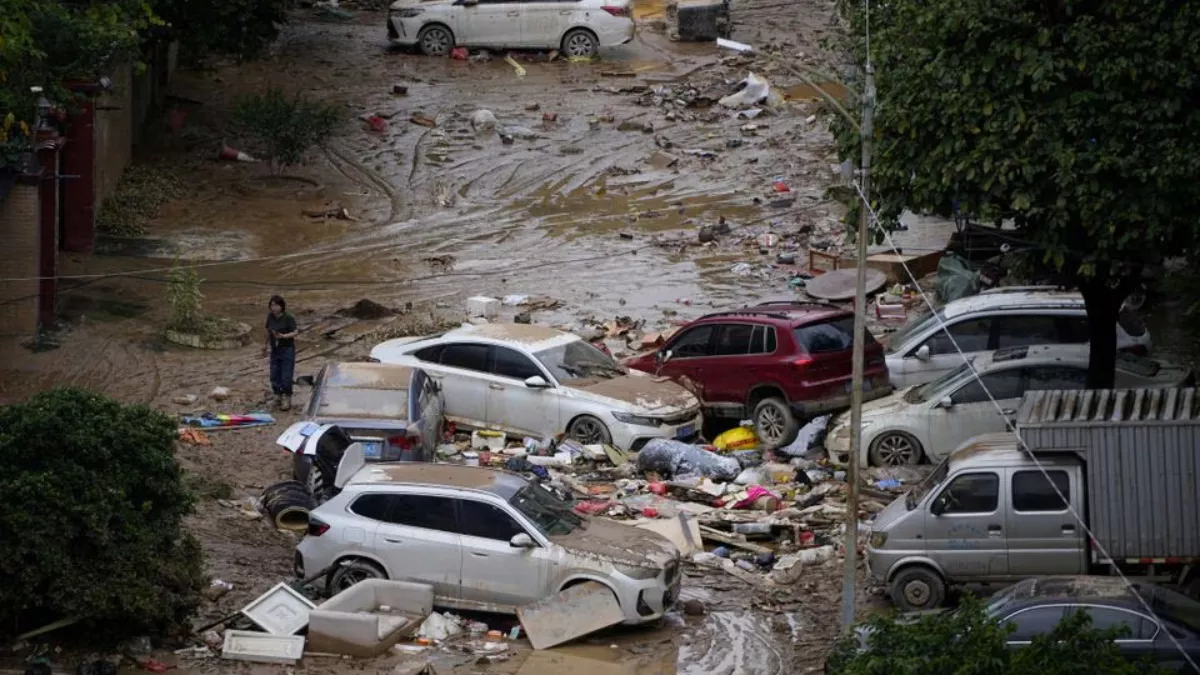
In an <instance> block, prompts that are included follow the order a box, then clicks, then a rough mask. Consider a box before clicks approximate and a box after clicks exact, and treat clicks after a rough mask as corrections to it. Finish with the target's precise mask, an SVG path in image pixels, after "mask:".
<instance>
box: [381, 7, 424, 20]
mask: <svg viewBox="0 0 1200 675" xmlns="http://www.w3.org/2000/svg"><path fill="white" fill-rule="evenodd" d="M424 12H425V10H424V9H421V8H420V7H404V8H402V9H389V10H388V16H391V17H394V18H397V19H411V18H413V17H414V16H419V15H420V14H423V13H424Z"/></svg>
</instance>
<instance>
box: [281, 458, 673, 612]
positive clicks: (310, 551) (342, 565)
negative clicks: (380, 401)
mask: <svg viewBox="0 0 1200 675" xmlns="http://www.w3.org/2000/svg"><path fill="white" fill-rule="evenodd" d="M355 454H356V450H355V449H354V448H353V447H352V448H351V449H350V450H348V451H347V453H346V459H344V460H343V461H342V465H341V466H340V467H339V469H338V482H339V483H340V485H339V487H340V488H341V489H342V491H341V492H340V493H339V494H338V495H337V496H335V497H334V498H332V499H330V500H329V501H327V502H325V503H324V504H322V505H321V506H319V507H317V508H316V509H315V510H314V511H313V512H312V513H311V514H310V515H309V526H308V534H307V535H306V536H305V537H304V539H302V540H301V541H300V544H299V546H297V547H296V574H297V575H299V576H300V577H301V578H304V577H305V575H306V574H311V573H314V572H318V571H320V570H323V569H326V568H329V567H334V571H333V572H331V573H330V574H329V576H328V577H327V583H328V585H329V591H330V593H337V592H339V591H342V590H344V589H345V588H347V587H349V586H351V585H353V584H355V583H358V582H359V581H362V580H363V579H369V578H378V579H392V580H397V581H411V582H416V583H421V584H429V585H431V586H433V592H434V596H435V597H434V603H435V604H437V605H438V606H440V607H450V608H455V609H461V610H477V611H487V612H500V613H515V612H516V609H517V608H518V607H520V606H522V605H527V604H529V603H532V602H535V601H537V600H539V599H541V598H544V597H546V596H548V595H552V594H554V593H557V592H558V591H560V590H563V589H564V588H566V587H568V586H572V585H574V584H576V583H581V582H584V581H595V582H599V583H601V584H603V585H605V586H607V587H608V588H609V589H610V590H611V591H612V592H613V594H614V595H615V596H616V598H617V602H618V603H619V604H620V606H621V610H622V612H623V613H624V614H625V623H627V624H636V623H644V622H647V621H653V620H655V619H658V618H660V617H661V616H662V615H663V613H664V612H665V611H666V610H667V609H669V608H670V606H671V605H672V604H673V603H674V602H675V600H676V599H678V597H679V586H680V579H681V576H682V575H681V573H680V567H679V550H678V549H677V548H675V545H674V544H672V543H671V542H670V541H668V540H667V539H665V538H664V537H662V536H660V535H658V534H655V533H653V532H649V531H647V530H643V529H640V528H636V527H631V526H628V525H622V524H620V523H616V522H613V521H610V520H604V519H599V518H596V519H593V518H589V517H587V516H581V515H579V514H576V513H575V512H573V511H572V510H571V504H569V503H568V502H565V501H562V500H561V499H559V498H558V497H556V496H555V495H554V494H553V493H551V492H550V491H549V490H548V489H546V488H544V487H542V486H541V485H538V484H535V483H531V482H529V481H527V480H525V479H524V478H522V477H520V476H518V475H516V474H512V473H508V472H504V471H497V470H493V469H486V468H480V467H468V466H455V465H448V464H424V463H395V464H380V463H373V464H367V465H365V466H364V464H363V460H362V459H361V451H360V450H359V451H357V457H356V456H355ZM356 465H357V466H360V467H361V468H358V469H357V470H356V469H355V468H354V467H355V466H356ZM347 474H349V477H348V479H346V476H347Z"/></svg>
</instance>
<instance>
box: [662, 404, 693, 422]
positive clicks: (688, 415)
mask: <svg viewBox="0 0 1200 675" xmlns="http://www.w3.org/2000/svg"><path fill="white" fill-rule="evenodd" d="M699 412H700V409H699V408H689V409H687V410H685V411H683V412H681V413H675V414H674V415H665V416H663V417H662V421H663V423H665V424H667V425H669V426H675V425H676V424H684V423H687V422H691V421H692V420H694V419H696V414H697V413H699Z"/></svg>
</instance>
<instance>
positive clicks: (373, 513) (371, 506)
mask: <svg viewBox="0 0 1200 675" xmlns="http://www.w3.org/2000/svg"><path fill="white" fill-rule="evenodd" d="M387 498H388V496H387V495H378V494H376V495H362V496H361V497H359V498H358V499H355V500H354V502H353V503H351V504H350V512H351V513H354V514H356V515H360V516H362V517H363V518H370V519H371V520H381V521H383V520H387V518H386V513H387V507H388V499H387Z"/></svg>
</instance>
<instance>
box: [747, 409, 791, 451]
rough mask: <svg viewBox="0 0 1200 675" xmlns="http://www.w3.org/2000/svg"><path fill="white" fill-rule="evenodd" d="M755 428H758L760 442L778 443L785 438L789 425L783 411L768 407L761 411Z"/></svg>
mask: <svg viewBox="0 0 1200 675" xmlns="http://www.w3.org/2000/svg"><path fill="white" fill-rule="evenodd" d="M755 426H756V427H758V428H757V429H756V431H757V432H758V437H759V439H760V440H763V441H766V442H767V443H778V442H779V441H780V440H781V439H782V438H783V430H784V427H786V426H787V423H786V422H785V421H784V419H783V411H781V410H779V408H776V407H775V406H767V407H764V408H763V409H762V410H760V411H759V413H758V420H757V421H756V423H755Z"/></svg>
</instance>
